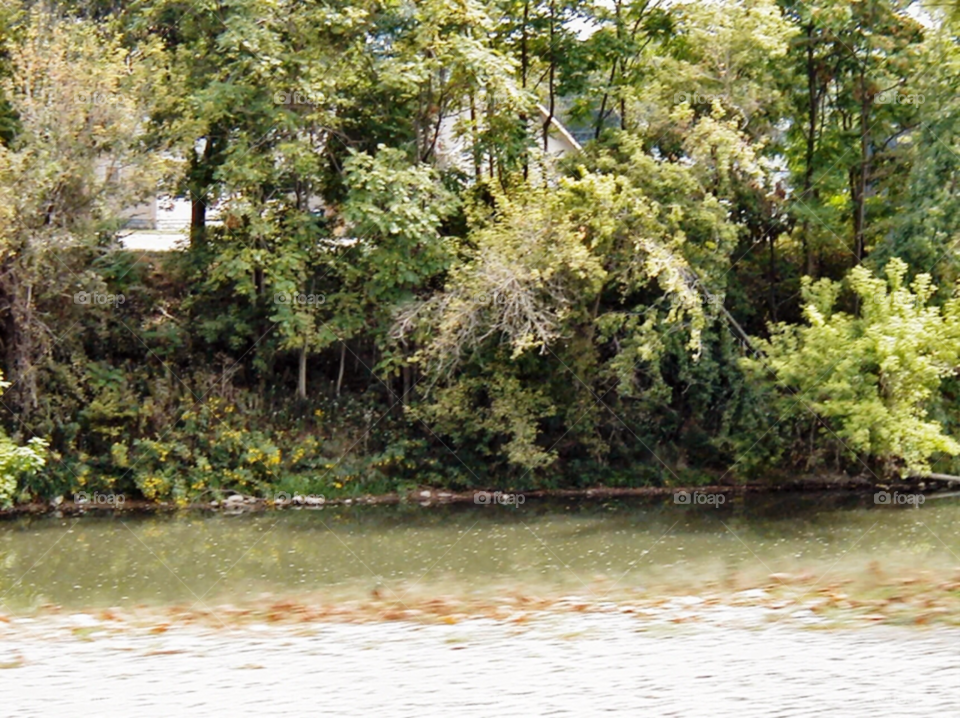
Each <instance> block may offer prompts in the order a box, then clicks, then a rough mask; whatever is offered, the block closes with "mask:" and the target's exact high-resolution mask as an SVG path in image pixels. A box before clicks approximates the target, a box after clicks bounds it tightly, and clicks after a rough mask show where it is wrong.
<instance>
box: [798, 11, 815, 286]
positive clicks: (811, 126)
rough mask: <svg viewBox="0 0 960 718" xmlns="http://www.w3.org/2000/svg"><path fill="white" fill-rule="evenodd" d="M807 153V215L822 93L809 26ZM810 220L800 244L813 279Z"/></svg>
mask: <svg viewBox="0 0 960 718" xmlns="http://www.w3.org/2000/svg"><path fill="white" fill-rule="evenodd" d="M806 31H807V95H808V100H809V102H808V105H807V152H806V167H805V168H804V173H803V190H802V191H801V193H800V194H801V196H802V197H803V201H804V202H805V203H806V204H807V205H808V206H807V207H805V208H804V210H805V213H809V211H810V207H809V205H810V203H811V201H812V200H813V160H814V156H815V153H816V148H817V108H818V107H819V104H820V92H819V88H818V85H817V68H816V65H815V64H814V54H813V32H814V26H813V25H807V27H806ZM809 234H810V220H809V219H804V220H803V224H802V225H801V227H800V242H801V244H802V246H803V273H804V274H805V275H807V276H808V277H813V275H814V267H813V252H812V251H811V249H810V243H809V242H810V239H809V236H808V235H809ZM814 278H815V277H814Z"/></svg>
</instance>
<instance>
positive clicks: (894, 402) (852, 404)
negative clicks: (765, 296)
mask: <svg viewBox="0 0 960 718" xmlns="http://www.w3.org/2000/svg"><path fill="white" fill-rule="evenodd" d="M907 269H908V268H907V265H906V264H905V263H904V262H902V261H900V260H899V259H892V260H891V261H890V262H889V263H888V264H887V267H886V279H882V278H879V277H875V276H874V275H873V274H871V272H870V271H869V270H868V269H866V268H865V267H862V266H860V267H855V268H854V269H852V270H851V271H850V273H849V275H848V277H847V284H848V285H849V287H850V289H851V290H852V291H853V292H855V293H856V295H857V296H858V297H859V300H860V314H859V315H858V316H852V315H850V314H847V313H845V312H842V311H836V310H835V306H836V304H837V298H838V296H839V295H840V292H841V291H842V289H843V285H842V284H840V283H837V282H833V281H831V280H829V279H821V280H819V281H817V282H812V281H811V280H810V279H809V278H807V279H806V280H805V281H804V299H805V302H806V306H805V309H804V315H805V317H806V320H807V325H806V326H793V325H787V324H780V325H778V326H775V327H771V332H772V336H771V338H770V340H769V341H760V342H759V345H760V346H761V348H762V350H763V351H764V352H765V353H766V355H767V359H766V360H761V359H748V360H745V361H746V364H747V366H748V367H750V368H751V369H752V370H753V371H755V372H763V371H764V370H766V369H768V368H769V370H770V371H771V372H772V373H773V377H774V379H775V381H776V382H777V384H778V385H779V387H782V389H785V390H786V392H785V393H784V395H783V400H782V402H781V406H780V409H783V410H784V416H785V417H789V419H788V423H789V421H791V420H792V421H793V422H800V423H803V424H805V425H807V426H810V431H811V432H813V431H814V430H815V429H817V428H818V427H819V432H820V440H819V442H818V443H821V444H826V445H831V444H832V445H834V446H835V447H836V450H837V451H838V452H840V453H842V454H844V455H846V456H847V457H848V458H850V459H856V458H858V457H859V455H860V454H863V455H865V456H866V457H868V458H870V459H872V460H873V461H874V462H875V465H876V466H877V468H878V470H879V471H880V472H882V474H884V475H888V476H889V475H895V474H899V475H904V476H906V475H918V474H921V475H922V474H924V473H926V472H928V471H929V470H930V459H931V457H933V456H935V455H937V454H946V455H956V454H958V453H960V443H958V442H957V440H956V439H954V438H952V437H950V436H947V435H945V434H944V433H943V430H942V427H941V425H940V423H939V422H937V421H933V420H930V419H929V417H928V414H929V412H930V410H931V408H932V407H933V406H934V404H935V402H936V400H937V398H938V390H939V388H940V384H941V381H942V380H943V379H944V378H946V377H949V376H952V375H954V374H955V372H956V366H957V363H958V358H960V294H958V295H956V296H955V298H954V299H952V300H951V301H950V302H948V303H947V304H946V305H945V306H944V307H943V308H942V309H941V308H940V307H937V306H930V305H929V304H928V302H929V300H930V298H931V297H932V296H933V294H934V292H935V290H936V288H935V286H934V285H933V283H932V282H931V279H930V276H929V275H926V274H921V275H919V276H918V277H917V278H916V279H915V280H914V281H913V282H912V283H911V284H910V285H909V286H908V285H907V284H906V282H905V278H906V275H907ZM821 417H822V419H823V420H824V421H825V423H821V421H820V418H821ZM808 450H810V451H812V450H813V447H812V446H811V447H808Z"/></svg>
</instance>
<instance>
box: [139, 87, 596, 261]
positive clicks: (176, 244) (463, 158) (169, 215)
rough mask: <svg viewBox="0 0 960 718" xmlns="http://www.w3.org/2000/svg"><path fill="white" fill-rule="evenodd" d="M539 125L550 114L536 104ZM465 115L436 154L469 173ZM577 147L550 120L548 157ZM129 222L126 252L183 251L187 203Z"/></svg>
mask: <svg viewBox="0 0 960 718" xmlns="http://www.w3.org/2000/svg"><path fill="white" fill-rule="evenodd" d="M537 109H538V110H539V112H540V118H541V122H540V125H541V126H542V125H543V124H544V123H546V121H547V118H548V117H549V112H548V111H547V110H546V108H544V107H543V106H542V105H538V106H537ZM465 119H466V113H461V114H456V115H450V116H448V117H445V118H444V119H443V120H442V121H441V123H440V129H439V130H438V134H437V146H436V155H437V162H438V164H439V165H440V166H446V167H450V166H454V167H458V168H459V169H462V170H463V171H464V172H466V173H468V174H469V173H470V172H471V171H472V168H473V163H474V158H473V154H472V152H471V150H470V143H469V142H468V139H467V137H466V136H465V134H464V133H463V132H462V131H461V125H462V123H463V122H464V121H465ZM580 149H581V148H580V144H579V143H578V142H577V141H576V140H575V139H574V137H573V135H571V134H570V132H569V131H567V128H566V127H564V126H563V125H562V124H561V123H560V121H559V120H558V119H557V118H556V117H553V118H552V119H551V121H550V125H549V132H548V134H547V147H546V152H545V153H544V154H545V155H546V156H547V157H550V158H558V157H563V156H565V155H567V154H570V153H573V152H578V151H579V150H580ZM122 216H124V217H126V218H127V219H128V222H127V225H126V228H127V232H126V233H125V234H124V235H123V236H122V237H121V239H120V242H121V244H122V245H123V247H124V248H126V249H131V250H135V251H141V252H147V251H173V250H180V249H184V248H186V246H187V244H188V242H189V238H188V233H189V231H190V216H191V207H190V201H189V200H186V199H176V198H173V197H163V196H160V195H158V196H156V197H153V198H151V199H150V200H149V201H148V202H146V203H144V204H141V205H137V206H136V207H131V208H130V209H128V210H126V211H125V212H123V213H122ZM219 223H220V222H219V218H218V214H217V208H216V207H215V206H214V207H210V208H209V209H208V212H207V224H209V225H213V226H215V225H217V224H219Z"/></svg>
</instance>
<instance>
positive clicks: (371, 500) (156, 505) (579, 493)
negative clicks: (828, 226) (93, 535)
mask: <svg viewBox="0 0 960 718" xmlns="http://www.w3.org/2000/svg"><path fill="white" fill-rule="evenodd" d="M958 483H960V481H957V480H953V479H950V478H933V479H930V478H928V479H913V480H904V481H896V482H888V483H878V482H877V481H876V479H875V478H874V477H869V476H864V475H861V476H846V475H816V476H801V477H795V478H785V479H779V478H777V479H773V480H770V481H763V482H749V483H736V482H732V481H731V482H729V483H724V484H710V485H703V486H699V485H690V486H640V487H608V486H594V487H590V488H583V489H533V490H529V491H527V490H518V489H503V490H502V493H504V494H506V495H508V496H522V497H523V498H522V501H526V500H550V499H569V500H584V501H587V500H589V501H593V500H602V499H632V498H651V499H652V498H658V497H660V498H666V497H669V496H672V495H673V494H674V493H676V492H679V491H686V492H689V493H692V492H699V493H701V494H713V495H722V496H724V497H725V498H732V497H734V496H742V495H745V494H777V493H788V492H796V493H817V492H838V493H860V494H867V493H871V492H875V491H878V490H884V491H899V492H914V493H923V494H927V493H930V494H935V493H938V492H944V491H950V490H952V489H954V488H955V487H956V486H957V485H958ZM500 492H501V490H500V489H497V488H496V487H489V486H487V487H480V488H476V489H471V490H468V491H452V490H449V489H438V488H435V487H430V486H423V487H420V488H417V489H415V490H412V491H408V492H405V493H400V492H389V493H383V494H361V495H350V496H347V495H340V496H337V495H330V496H328V495H322V496H315V495H310V496H306V497H298V496H297V495H296V494H292V495H291V494H283V496H284V498H282V499H279V500H278V499H277V495H274V496H272V497H264V496H255V495H244V494H239V493H237V492H227V495H226V496H225V498H224V500H223V501H219V500H210V501H194V502H190V503H182V504H178V503H175V502H169V501H147V500H143V499H136V498H126V497H124V499H123V500H122V501H120V503H119V505H118V504H117V502H116V501H103V502H100V503H97V502H95V501H86V502H76V501H71V500H69V499H68V498H66V497H59V499H58V500H53V501H50V502H42V501H33V502H29V503H23V504H18V505H15V506H12V507H9V508H6V509H0V518H4V517H14V516H23V515H44V514H58V515H64V516H74V515H82V514H85V513H103V512H108V513H114V512H121V513H122V512H128V513H136V512H169V511H181V510H201V511H252V510H263V509H271V508H280V509H283V508H318V507H321V506H351V505H357V506H390V505H396V504H402V503H407V504H419V505H421V506H424V507H428V506H434V505H444V504H471V503H474V504H483V503H489V502H496V500H497V499H496V496H495V494H498V493H500ZM280 493H283V492H280ZM478 497H482V498H478Z"/></svg>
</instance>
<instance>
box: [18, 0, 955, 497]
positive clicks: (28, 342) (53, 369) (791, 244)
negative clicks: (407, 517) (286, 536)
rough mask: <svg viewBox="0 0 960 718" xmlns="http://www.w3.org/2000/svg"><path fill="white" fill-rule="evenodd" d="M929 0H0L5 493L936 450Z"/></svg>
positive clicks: (493, 474)
mask: <svg viewBox="0 0 960 718" xmlns="http://www.w3.org/2000/svg"><path fill="white" fill-rule="evenodd" d="M939 12H940V8H938V7H936V6H934V5H930V6H923V5H920V4H918V3H909V2H901V1H900V0H857V1H853V2H851V1H850V0H809V1H805V2H795V1H794V0H780V2H775V1H774V0H740V1H734V0H718V1H717V2H697V1H691V2H654V1H652V0H634V1H633V2H628V1H626V0H611V1H610V2H597V3H581V2H569V1H568V0H418V1H417V2H412V1H410V0H383V1H379V0H355V1H354V0H350V1H349V2H347V1H342V0H321V1H319V2H300V1H296V0H142V1H141V2H124V1H123V0H47V1H45V2H39V1H28V0H20V1H19V2H12V3H7V4H6V5H5V6H4V9H3V10H2V11H0V52H2V54H0V87H2V90H0V93H2V94H0V332H2V334H0V338H2V342H0V343H2V346H0V368H2V370H3V372H4V375H5V376H6V377H7V379H8V381H9V386H7V387H6V391H5V393H4V394H3V397H2V400H0V401H2V407H0V409H2V411H3V412H4V416H3V419H4V424H5V425H6V426H7V429H6V433H0V501H2V502H10V501H26V500H29V499H31V498H37V497H40V498H50V497H54V496H57V495H61V494H66V493H69V492H72V491H77V490H80V489H87V490H116V491H125V492H130V493H131V494H133V495H142V496H144V497H146V498H149V499H175V500H178V501H189V500H195V499H198V498H201V497H208V498H209V497H212V496H216V495H218V494H221V493H222V492H223V491H225V490H228V489H230V490H236V491H240V492H242V493H253V494H261V495H269V494H270V493H271V492H272V491H275V490H295V491H302V492H312V493H327V494H334V493H337V492H340V493H360V492H369V491H386V490H394V489H401V490H402V489H408V488H412V487H413V486H416V485H419V484H430V485H435V486H448V487H453V488H461V487H468V486H477V487H479V486H500V487H514V488H528V487H556V486H585V485H595V484H598V483H604V484H607V485H613V486H618V485H619V486H622V485H643V484H654V483H655V484H666V485H669V484H678V483H686V484H689V483H696V482H700V481H706V480H717V479H719V478H721V477H726V478H728V479H729V478H734V479H744V478H749V477H751V476H757V475H759V474H761V473H764V472H767V473H769V472H780V473H782V474H785V473H787V472H796V471H803V472H810V471H846V472H849V473H863V474H866V475H868V476H872V477H876V479H877V480H884V479H886V478H888V477H891V476H897V475H900V476H905V475H922V474H925V473H927V472H929V471H931V470H932V469H933V470H937V471H940V472H956V471H957V469H958V468H960V467H957V459H956V458H955V457H957V455H958V454H960V442H958V440H957V439H955V438H952V437H953V436H955V435H956V434H957V431H958V424H960V411H958V409H957V404H956V401H955V396H956V395H957V394H958V392H960V383H958V373H957V367H958V362H960V356H958V354H960V299H958V295H957V294H956V291H955V289H956V286H957V280H958V275H960V253H958V252H957V249H956V246H955V240H956V239H957V238H958V230H960V202H958V193H960V184H958V180H960V152H958V147H960V100H958V87H960V76H958V71H960V45H958V38H957V37H956V36H955V35H954V30H953V27H954V26H953V24H952V22H951V18H949V17H941V16H940V15H939V14H938V13H939ZM554 118H557V119H558V120H560V121H562V122H563V123H564V124H565V125H566V126H567V127H568V128H570V129H571V130H572V131H573V132H574V134H575V135H576V136H577V137H578V138H579V139H580V140H581V141H582V144H583V149H582V150H581V151H578V152H572V153H568V154H567V155H565V156H564V157H562V158H558V157H556V156H555V155H553V154H551V153H550V152H547V151H545V148H546V146H547V130H548V128H550V127H552V120H553V119H554ZM449 128H453V129H452V130H450V129H449ZM158 188H160V191H161V192H163V193H166V194H167V195H169V196H173V197H180V198H186V199H189V200H190V201H191V203H192V208H193V209H192V222H191V230H190V242H189V248H188V249H187V250H186V251H183V252H176V253H169V254H166V255H158V254H155V255H141V254H140V253H135V252H129V251H124V250H122V249H121V248H120V247H119V245H118V237H121V236H122V234H123V232H124V230H123V220H122V219H121V218H120V216H119V215H120V211H121V210H122V209H123V208H125V207H130V206H133V205H135V204H136V203H137V202H138V201H141V200H143V199H144V198H145V197H147V196H149V195H150V194H151V193H155V192H157V191H158ZM214 206H216V207H217V211H218V214H217V217H219V220H218V221H216V222H214V221H212V220H213V218H214V216H213V215H212V213H211V208H212V207H214ZM83 293H86V294H83ZM78 294H79V296H80V298H79V299H78V298H77V296H78ZM84 297H85V298H84ZM91 297H93V300H92V301H91V299H90V298H91ZM28 442H30V443H29V445H28ZM44 459H45V463H44Z"/></svg>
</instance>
